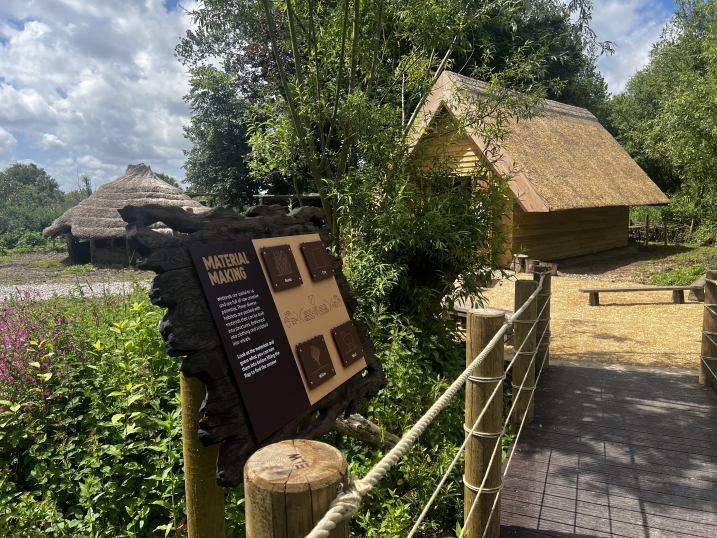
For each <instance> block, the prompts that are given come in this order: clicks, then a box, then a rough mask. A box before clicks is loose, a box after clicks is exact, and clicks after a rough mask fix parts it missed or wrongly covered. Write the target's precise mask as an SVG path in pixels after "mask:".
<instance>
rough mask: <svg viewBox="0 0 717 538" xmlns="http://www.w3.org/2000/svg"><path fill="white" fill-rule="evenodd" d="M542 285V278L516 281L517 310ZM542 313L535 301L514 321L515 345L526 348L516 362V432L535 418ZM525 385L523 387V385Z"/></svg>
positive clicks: (516, 347)
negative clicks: (536, 356)
mask: <svg viewBox="0 0 717 538" xmlns="http://www.w3.org/2000/svg"><path fill="white" fill-rule="evenodd" d="M537 289H538V282H536V281H534V280H516V281H515V310H516V311H517V310H518V309H519V308H520V307H521V306H523V304H524V303H525V302H526V301H527V300H528V299H529V298H530V296H531V295H532V294H533V293H535V290H537ZM537 317H538V305H537V301H532V302H531V303H530V304H529V305H528V308H526V309H525V311H524V312H523V313H522V314H521V315H520V316H518V318H517V319H515V321H513V348H514V349H521V346H522V350H521V351H518V352H516V355H517V357H516V360H515V366H513V383H512V385H513V387H512V388H513V390H512V393H513V402H515V412H514V413H513V415H512V416H511V426H512V429H511V431H512V433H513V434H515V432H516V431H517V428H518V426H519V425H520V423H521V422H522V421H523V416H525V422H526V423H530V422H532V421H533V408H534V406H535V405H534V399H533V398H531V397H530V393H531V392H532V391H533V390H535V361H534V360H533V358H534V355H535V344H536V339H535V333H536V330H535V329H536V327H537V324H536V323H535V321H536V318H537ZM521 385H522V388H521Z"/></svg>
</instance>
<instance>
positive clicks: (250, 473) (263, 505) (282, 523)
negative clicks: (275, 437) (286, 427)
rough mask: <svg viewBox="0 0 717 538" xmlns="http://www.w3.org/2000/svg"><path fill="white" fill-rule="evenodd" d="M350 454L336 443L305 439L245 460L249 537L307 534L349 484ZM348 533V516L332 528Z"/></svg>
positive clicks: (336, 534) (342, 537)
mask: <svg viewBox="0 0 717 538" xmlns="http://www.w3.org/2000/svg"><path fill="white" fill-rule="evenodd" d="M347 473H348V466H347V464H346V458H345V457H344V455H343V454H342V453H341V451H340V450H338V449H337V448H334V447H332V446H331V445H327V444H326V443H321V442H319V441H309V440H304V439H294V440H291V441H281V442H279V443H274V444H273V445H269V446H265V447H264V448H262V449H261V450H258V451H257V452H255V453H254V454H253V455H252V456H251V457H250V458H249V460H248V461H247V462H246V465H245V466H244V499H245V501H244V502H245V504H246V536H247V538H264V537H271V538H290V537H292V538H293V537H299V536H301V537H303V536H306V535H307V534H309V533H310V532H311V530H312V529H313V528H314V527H315V526H316V524H317V523H318V522H319V521H320V520H321V518H322V517H323V516H324V514H326V512H327V511H328V509H329V505H330V504H331V502H332V501H333V500H334V499H335V498H336V496H337V495H338V494H339V493H341V492H342V491H343V490H344V489H345V488H346V486H347V484H348V482H347ZM328 535H329V536H330V538H348V535H349V530H348V520H344V521H341V522H339V523H338V525H337V526H336V527H335V528H334V529H333V530H332V531H331V532H330V533H329V534H328Z"/></svg>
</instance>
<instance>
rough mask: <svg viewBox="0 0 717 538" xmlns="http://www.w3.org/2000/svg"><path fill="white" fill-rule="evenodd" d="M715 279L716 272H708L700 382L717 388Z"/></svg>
mask: <svg viewBox="0 0 717 538" xmlns="http://www.w3.org/2000/svg"><path fill="white" fill-rule="evenodd" d="M715 277H717V272H716V271H708V273H707V275H706V280H705V288H704V290H705V302H704V315H703V317H702V349H701V352H700V373H699V382H700V383H701V384H703V385H709V386H712V387H715V388H717V372H716V371H717V310H716V309H717V282H715V280H714V278H715Z"/></svg>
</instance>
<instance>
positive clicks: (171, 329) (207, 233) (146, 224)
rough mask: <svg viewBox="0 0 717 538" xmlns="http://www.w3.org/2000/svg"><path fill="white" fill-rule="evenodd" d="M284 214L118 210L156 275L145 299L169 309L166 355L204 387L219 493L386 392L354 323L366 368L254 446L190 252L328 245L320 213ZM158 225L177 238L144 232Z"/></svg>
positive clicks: (206, 431) (203, 435)
mask: <svg viewBox="0 0 717 538" xmlns="http://www.w3.org/2000/svg"><path fill="white" fill-rule="evenodd" d="M287 211H288V209H287V208H286V207H281V206H278V205H274V206H256V207H253V208H250V209H249V210H247V212H246V215H239V214H238V213H235V212H234V211H233V210H232V209H231V208H229V207H215V208H212V209H210V210H209V211H206V212H203V213H197V214H191V213H187V212H186V211H184V210H183V209H182V208H180V207H166V206H160V205H153V204H149V205H144V206H141V207H135V206H127V207H124V208H122V209H120V210H119V213H120V215H121V216H122V218H123V219H124V220H125V222H127V223H128V224H127V240H128V241H129V243H130V245H131V246H132V248H133V249H134V251H135V252H136V253H137V256H138V259H137V268H138V269H140V270H145V271H154V272H155V273H157V276H156V277H155V279H154V281H153V282H152V287H151V289H150V291H149V297H150V300H151V301H152V303H153V304H155V305H157V306H160V307H164V308H167V313H166V314H165V316H164V318H163V319H162V322H161V323H160V327H159V330H160V332H161V334H162V337H163V338H164V345H165V348H166V350H167V353H168V354H169V355H170V356H173V357H183V358H182V364H181V367H180V371H181V372H182V373H183V374H184V375H185V376H186V377H196V378H197V379H199V380H200V381H201V382H202V383H204V384H205V385H206V387H207V393H206V398H205V399H204V401H203V402H202V406H201V409H200V411H201V413H202V418H201V419H200V420H199V431H198V437H199V441H201V443H202V444H203V445H204V446H210V445H214V444H217V443H221V447H220V449H219V456H218V458H217V464H216V465H217V467H216V479H217V484H219V485H220V486H223V487H232V486H238V485H239V484H241V483H242V480H243V468H244V463H246V461H247V459H248V458H249V456H251V454H252V453H254V452H255V451H256V450H257V449H259V448H261V447H262V446H266V445H270V444H272V443H276V442H278V441H283V440H286V439H315V438H317V437H320V436H322V435H324V434H325V433H327V432H329V431H330V430H331V429H332V428H333V427H334V423H335V421H336V419H337V418H338V417H339V416H340V415H341V414H344V415H345V416H349V415H351V414H353V413H355V412H356V409H357V407H358V402H359V400H360V399H361V398H366V397H370V396H375V395H376V394H378V391H379V390H380V389H381V388H382V387H384V386H385V385H386V378H385V376H384V374H383V370H382V368H381V363H380V361H379V360H378V358H377V357H376V354H375V351H374V347H373V344H372V343H371V341H370V340H369V339H368V337H367V336H366V330H365V326H364V324H363V323H361V322H360V321H359V320H354V326H355V328H356V331H357V333H358V336H359V339H360V341H361V346H362V347H363V350H364V358H365V359H366V365H367V366H366V369H365V370H364V371H362V372H359V373H357V374H356V375H354V376H353V377H351V378H350V379H349V380H348V381H346V382H345V383H344V384H342V385H341V386H340V387H338V388H337V389H336V390H334V391H333V392H331V393H330V394H328V395H326V396H325V397H324V398H322V399H321V400H319V401H318V402H316V403H315V404H314V405H312V406H311V407H310V408H309V409H308V410H307V411H305V412H304V413H302V414H300V415H299V416H298V417H296V418H295V419H294V420H292V421H291V422H289V423H288V424H286V425H285V426H284V427H282V428H281V429H280V430H279V431H277V432H276V433H274V434H272V435H271V436H269V437H268V438H267V439H265V440H264V441H262V442H261V443H258V442H257V441H256V438H255V437H254V433H253V430H252V429H251V426H250V424H249V420H248V418H247V416H246V411H245V409H244V404H243V402H242V398H241V396H240V394H239V389H238V387H237V383H236V381H235V379H234V375H233V373H232V370H231V366H230V364H229V361H228V359H227V356H226V354H225V352H224V347H223V346H222V342H221V339H220V337H219V333H218V332H217V329H216V326H215V324H214V319H213V318H212V314H211V311H210V310H209V304H208V303H207V300H206V298H205V296H204V292H203V291H202V286H201V284H200V282H199V279H198V277H197V273H196V270H195V268H194V264H193V262H192V259H191V256H190V254H189V247H190V246H192V245H197V244H209V243H226V242H229V241H242V240H251V239H261V238H266V237H282V236H291V235H302V234H316V233H318V234H319V236H320V237H321V240H322V241H323V242H324V244H325V245H328V244H330V242H331V236H330V231H329V230H328V227H327V226H325V217H324V212H323V210H321V209H319V208H316V207H310V206H305V207H302V208H299V209H296V210H294V211H292V212H291V213H287ZM157 222H161V223H163V224H164V225H165V226H166V227H167V228H170V229H171V230H174V231H176V232H178V235H177V236H169V235H164V234H162V233H159V232H157V231H155V230H152V229H150V226H151V225H152V224H155V223H157ZM331 261H332V266H333V269H334V273H335V275H336V282H337V284H338V287H339V291H340V292H341V298H342V300H343V302H344V304H345V305H346V310H347V311H348V313H349V315H350V316H351V317H352V318H353V314H354V311H355V310H356V299H355V298H354V296H353V293H352V291H351V289H350V288H349V285H348V282H346V278H345V277H344V275H343V272H342V264H341V260H340V259H338V258H335V257H333V256H332V257H331ZM277 397H281V395H277ZM314 417H316V419H315V420H314Z"/></svg>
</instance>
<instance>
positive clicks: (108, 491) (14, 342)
mask: <svg viewBox="0 0 717 538" xmlns="http://www.w3.org/2000/svg"><path fill="white" fill-rule="evenodd" d="M145 294H146V292H145V291H141V292H137V293H136V294H134V295H132V296H130V297H107V298H105V299H102V300H97V299H80V298H66V297H65V298H60V297H57V298H52V299H48V300H33V299H42V298H36V297H31V296H30V294H29V293H25V294H23V295H22V296H20V297H15V298H12V299H9V300H7V301H5V303H3V304H2V308H3V315H2V316H1V317H0V337H2V342H3V344H2V346H1V347H0V535H2V536H7V537H16V536H17V537H21V536H22V537H26V536H37V537H39V536H93V537H101V536H108V537H110V536H112V537H115V536H128V537H130V536H131V537H139V536H157V535H158V534H157V533H159V534H161V535H165V536H166V535H169V534H173V535H177V536H178V535H180V534H182V521H183V520H184V518H185V515H184V512H185V507H184V477H183V471H182V463H183V462H182V437H181V403H180V398H179V377H178V363H177V361H176V359H171V358H169V357H167V355H166V354H165V352H164V346H163V342H162V339H161V337H160V335H159V331H158V322H159V319H160V316H161V314H162V312H161V310H160V309H158V308H154V307H152V306H150V305H148V304H147V303H146V302H144V301H143V300H142V299H143V298H144V297H145V296H146V295H145ZM240 500H241V491H240V490H239V491H233V492H228V495H227V502H228V509H227V516H228V519H229V520H230V521H232V522H233V523H234V524H235V526H234V530H233V532H231V533H230V534H229V535H230V536H240V535H242V534H243V512H242V510H241V502H240Z"/></svg>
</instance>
